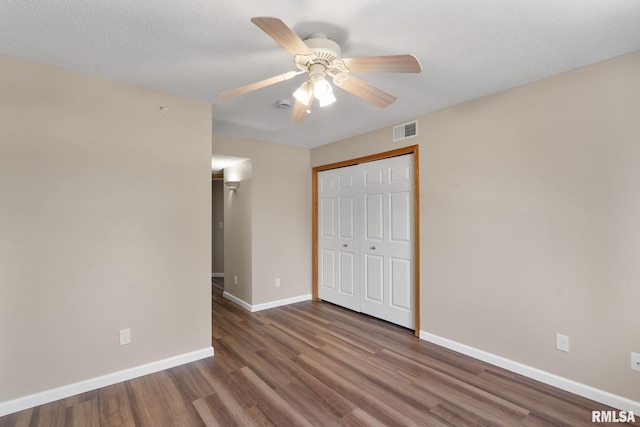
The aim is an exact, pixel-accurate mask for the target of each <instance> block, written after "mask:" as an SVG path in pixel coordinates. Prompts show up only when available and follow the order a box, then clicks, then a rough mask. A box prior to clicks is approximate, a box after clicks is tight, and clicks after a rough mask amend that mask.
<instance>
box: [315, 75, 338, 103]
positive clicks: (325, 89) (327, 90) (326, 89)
mask: <svg viewBox="0 0 640 427" xmlns="http://www.w3.org/2000/svg"><path fill="white" fill-rule="evenodd" d="M332 94H333V88H332V87H331V84H329V82H328V81H326V80H325V79H324V77H323V78H320V79H317V80H316V81H315V82H314V83H313V96H315V97H316V98H318V99H323V98H324V97H327V96H329V95H332Z"/></svg>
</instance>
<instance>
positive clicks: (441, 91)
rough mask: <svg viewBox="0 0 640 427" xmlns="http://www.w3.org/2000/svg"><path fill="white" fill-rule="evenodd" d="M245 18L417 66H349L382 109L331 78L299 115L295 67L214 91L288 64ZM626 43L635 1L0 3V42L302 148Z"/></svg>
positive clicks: (587, 60)
mask: <svg viewBox="0 0 640 427" xmlns="http://www.w3.org/2000/svg"><path fill="white" fill-rule="evenodd" d="M253 16H275V17H278V18H280V19H282V20H283V21H284V22H285V23H286V24H287V25H289V27H290V28H292V29H293V30H294V31H295V32H296V33H297V34H298V35H299V36H301V37H302V38H304V37H306V36H307V35H308V34H310V33H316V32H321V33H325V34H327V35H328V36H329V38H331V39H333V40H335V41H337V42H338V43H339V44H340V45H341V47H342V54H343V56H345V57H354V56H374V55H392V54H401V53H411V54H414V55H415V56H416V57H417V58H418V59H419V61H420V62H421V64H422V68H423V72H422V73H421V74H359V75H358V77H360V78H363V79H365V80H367V81H369V82H370V83H372V84H374V85H376V86H378V87H380V88H381V89H384V90H386V91H388V92H390V93H392V94H394V95H396V96H397V97H398V101H396V102H395V103H394V104H392V105H391V106H390V107H388V108H385V109H380V108H378V107H376V106H373V105H370V104H368V103H367V102H366V101H363V100H361V99H359V98H356V97H355V96H353V95H351V94H350V93H347V92H344V91H342V90H339V89H336V96H337V98H338V102H336V103H335V104H333V105H332V106H329V107H326V108H324V109H320V108H318V107H317V105H316V106H315V108H314V110H313V113H312V114H311V115H310V116H309V118H308V119H307V120H306V121H305V122H304V123H301V124H294V123H291V122H290V121H289V111H287V110H281V109H278V108H276V107H275V103H276V102H277V101H278V100H280V99H292V95H291V94H292V92H293V91H294V90H295V88H296V87H297V86H298V85H300V83H301V82H302V81H304V76H302V75H301V76H298V77H297V78H295V79H292V80H290V81H287V82H283V83H279V84H277V85H274V86H271V87H268V88H264V89H260V90H258V91H255V92H252V93H248V94H245V95H241V96H238V97H235V98H231V99H228V100H225V101H219V100H217V99H216V94H218V93H220V92H223V91H226V90H229V89H233V88H235V87H238V86H242V85H245V84H248V83H252V82H254V81H257V80H261V79H264V78H267V77H271V76H274V75H277V74H280V73H284V72H286V71H289V70H294V69H295V66H294V64H293V59H292V57H291V55H290V54H289V53H288V52H287V51H286V50H284V49H283V48H281V47H280V46H279V45H278V44H277V43H276V42H275V41H273V39H271V38H270V37H269V36H267V35H266V34H265V33H264V32H262V30H260V29H259V28H258V27H256V26H255V25H253V24H252V23H251V22H250V18H251V17H253ZM638 49H640V1H639V0H536V1H531V0H484V1H477V0H397V1H389V0H367V1H365V0H361V1H344V0H323V1H302V0H242V1H238V0H234V1H231V0H209V1H204V0H109V1H102V0H101V1H98V0H47V1H43V0H20V1H18V0H0V53H4V54H7V55H11V56H17V57H22V58H26V59H30V60H34V61H38V62H42V63H47V64H53V65H57V66H61V67H64V68H67V69H72V70H78V71H82V72H86V73H90V74H94V75H98V76H102V77H106V78H108V79H112V80H117V81H122V82H127V83H132V84H135V85H140V86H144V87H148V88H152V89H155V90H160V91H164V92H168V93H172V94H177V95H182V96H186V97H190V98H196V99H200V100H204V101H207V102H210V103H212V104H213V118H212V126H213V130H214V132H219V133H223V134H229V135H235V136H241V137H247V138H253V139H258V140H265V141H271V142H276V143H282V144H288V145H295V146H302V147H315V146H319V145H323V144H326V143H329V142H333V141H336V140H339V139H342V138H345V137H349V136H352V135H357V134H361V133H364V132H367V131H370V130H373V129H377V128H380V127H384V126H388V125H391V124H395V123H399V122H403V121H405V120H407V119H409V118H413V117H415V116H418V115H422V114H425V113H428V112H431V111H434V110H438V109H441V108H444V107H447V106H451V105H455V104H458V103H460V102H464V101H467V100H470V99H474V98H478V97H480V96H483V95H487V94H491V93H495V92H498V91H501V90H504V89H507V88H510V87H514V86H518V85H521V84H525V83H528V82H531V81H534V80H538V79H541V78H544V77H547V76H550V75H554V74H557V73H560V72H563V71H566V70H570V69H573V68H576V67H580V66H584V65H587V64H591V63H594V62H598V61H601V60H604V59H608V58H611V57H614V56H618V55H621V54H624V53H628V52H632V51H635V50H638ZM0 78H2V77H1V73H0Z"/></svg>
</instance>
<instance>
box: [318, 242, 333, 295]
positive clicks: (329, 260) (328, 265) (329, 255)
mask: <svg viewBox="0 0 640 427" xmlns="http://www.w3.org/2000/svg"><path fill="white" fill-rule="evenodd" d="M320 259H321V262H320V265H321V266H322V269H321V270H320V271H321V274H322V277H321V280H320V286H321V287H323V288H329V289H334V288H335V287H336V282H335V279H336V260H335V251H331V250H327V249H322V251H321V252H320Z"/></svg>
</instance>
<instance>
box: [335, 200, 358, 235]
mask: <svg viewBox="0 0 640 427" xmlns="http://www.w3.org/2000/svg"><path fill="white" fill-rule="evenodd" d="M338 210H339V216H340V238H341V239H350V240H353V238H354V224H353V221H354V214H353V212H354V200H353V196H349V197H340V198H339V199H338Z"/></svg>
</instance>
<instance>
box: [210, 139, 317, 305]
mask: <svg viewBox="0 0 640 427" xmlns="http://www.w3.org/2000/svg"><path fill="white" fill-rule="evenodd" d="M213 152H214V153H215V154H221V155H229V156H238V157H245V158H250V159H251V165H252V180H251V192H252V195H251V239H252V240H251V251H252V255H251V259H252V261H251V267H252V273H251V275H252V284H251V300H250V301H249V300H245V299H244V298H242V299H243V300H244V301H245V302H248V303H250V304H252V305H257V304H264V303H268V302H273V301H279V300H283V299H286V298H294V297H299V296H302V295H307V294H310V293H311V192H310V188H311V168H310V165H309V150H308V149H303V148H295V147H288V146H284V145H279V144H271V143H266V142H260V141H252V140H246V139H242V138H234V137H228V136H223V135H218V134H215V133H214V136H213ZM227 172H228V169H225V179H231V178H228V177H227ZM244 192H245V189H244V184H243V183H241V184H240V189H239V190H238V191H237V193H238V195H239V194H241V193H244ZM228 238H229V234H225V247H226V248H229V247H230V246H232V245H233V243H232V242H231V241H229V240H227V239H228ZM225 252H227V256H229V254H228V251H227V250H225ZM232 262H234V261H232ZM227 265H228V264H225V267H226V266H227ZM229 274H231V272H230V271H229V270H227V271H226V272H225V275H229ZM276 278H279V279H280V283H281V286H280V287H278V288H276V287H275V279H276ZM227 282H228V280H226V281H225V288H226V283H227ZM235 296H238V297H240V296H239V295H235Z"/></svg>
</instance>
